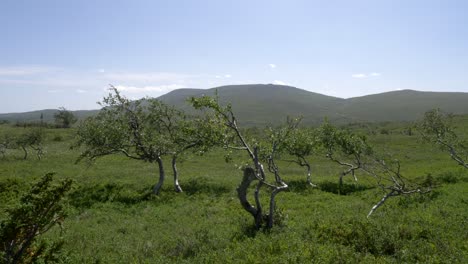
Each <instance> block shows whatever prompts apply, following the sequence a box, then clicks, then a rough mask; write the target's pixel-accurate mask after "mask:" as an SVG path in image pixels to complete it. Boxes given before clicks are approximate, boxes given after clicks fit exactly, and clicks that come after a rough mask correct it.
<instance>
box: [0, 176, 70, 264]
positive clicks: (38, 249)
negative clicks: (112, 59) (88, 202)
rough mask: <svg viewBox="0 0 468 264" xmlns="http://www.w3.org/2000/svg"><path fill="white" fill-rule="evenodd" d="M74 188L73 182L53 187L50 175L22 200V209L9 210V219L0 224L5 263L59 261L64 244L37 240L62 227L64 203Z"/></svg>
mask: <svg viewBox="0 0 468 264" xmlns="http://www.w3.org/2000/svg"><path fill="white" fill-rule="evenodd" d="M71 185H72V181H71V180H63V181H61V182H59V183H56V184H54V183H53V173H48V174H46V175H45V176H44V177H42V178H41V180H40V181H38V182H37V183H36V184H34V185H33V186H32V187H31V189H30V190H29V192H28V193H26V194H24V195H23V196H22V197H21V199H20V205H19V206H17V207H15V208H12V209H8V210H7V214H8V217H7V219H6V220H4V221H2V223H1V224H0V241H1V242H0V259H1V260H2V263H35V262H36V261H38V260H42V261H44V262H46V263H47V262H54V261H57V258H56V256H55V254H56V253H57V252H58V251H59V250H60V247H61V243H60V242H54V243H52V244H47V243H46V242H45V241H39V242H38V237H39V236H41V235H42V234H44V233H45V232H47V231H49V230H50V229H51V228H52V227H54V226H56V225H61V223H62V221H63V219H64V218H65V216H66V214H65V210H64V205H63V201H62V200H63V198H64V196H65V195H66V193H67V192H68V191H69V190H70V188H71Z"/></svg>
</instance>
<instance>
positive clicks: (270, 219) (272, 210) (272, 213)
mask: <svg viewBox="0 0 468 264" xmlns="http://www.w3.org/2000/svg"><path fill="white" fill-rule="evenodd" d="M287 188H288V186H287V185H284V186H279V187H276V189H274V190H273V192H272V193H271V196H270V213H269V215H268V223H267V227H268V228H272V227H273V224H274V217H275V208H276V203H275V197H276V195H277V194H278V193H279V192H281V191H283V190H286V189H287Z"/></svg>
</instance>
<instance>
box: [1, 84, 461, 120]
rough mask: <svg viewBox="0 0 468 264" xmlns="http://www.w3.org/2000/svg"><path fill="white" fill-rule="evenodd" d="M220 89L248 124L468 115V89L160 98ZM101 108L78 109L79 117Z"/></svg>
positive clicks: (281, 89) (247, 88)
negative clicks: (351, 94) (298, 118)
mask: <svg viewBox="0 0 468 264" xmlns="http://www.w3.org/2000/svg"><path fill="white" fill-rule="evenodd" d="M216 91H217V93H218V96H219V100H220V102H221V104H226V103H228V102H230V103H231V104H232V106H233V110H234V112H235V114H236V116H237V117H238V120H239V121H240V123H241V124H242V125H244V126H264V125H267V124H278V123H281V122H284V120H286V117H287V116H292V117H296V116H303V123H304V124H307V125H311V124H318V123H320V122H322V121H323V119H324V118H328V119H329V120H330V121H331V122H333V123H341V124H343V123H350V122H382V121H412V120H416V119H418V118H420V117H422V115H423V114H424V112H426V111H427V110H430V109H433V108H440V109H442V110H443V111H445V112H447V113H454V114H468V93H459V92H420V91H413V90H402V91H393V92H387V93H381V94H373V95H366V96H361V97H354V98H349V99H343V98H338V97H332V96H326V95H323V94H318V93H313V92H309V91H306V90H302V89H299V88H296V87H292V86H284V85H273V84H249V85H229V86H221V87H217V88H212V89H178V90H174V91H172V92H169V93H167V94H165V95H162V96H160V97H158V99H160V100H161V101H163V102H165V103H167V104H171V105H174V106H176V107H177V108H180V109H183V110H185V111H187V112H189V113H192V114H195V113H197V112H196V111H195V110H194V109H192V107H191V106H189V105H188V103H187V99H188V98H190V97H191V96H195V97H199V96H202V95H211V96H212V95H214V94H215V93H216ZM56 111H57V110H54V109H47V110H41V111H34V112H27V113H10V114H0V120H9V121H11V122H16V121H27V122H29V121H38V120H39V118H40V115H41V113H42V114H43V115H44V120H45V121H46V122H51V121H53V115H54V113H55V112H56ZM97 111H98V110H90V111H73V113H74V114H75V115H76V116H77V117H79V118H85V117H87V116H90V115H94V114H95V113H96V112H97Z"/></svg>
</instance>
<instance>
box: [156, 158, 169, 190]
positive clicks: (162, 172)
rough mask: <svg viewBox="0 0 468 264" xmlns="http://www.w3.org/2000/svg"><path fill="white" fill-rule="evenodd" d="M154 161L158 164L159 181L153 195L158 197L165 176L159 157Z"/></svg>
mask: <svg viewBox="0 0 468 264" xmlns="http://www.w3.org/2000/svg"><path fill="white" fill-rule="evenodd" d="M156 161H157V162H158V167H159V181H158V183H157V184H156V185H155V186H154V188H153V194H156V195H158V194H159V191H160V190H161V187H162V186H163V184H164V178H165V177H166V175H165V173H164V164H163V161H162V159H161V157H158V159H157V160H156Z"/></svg>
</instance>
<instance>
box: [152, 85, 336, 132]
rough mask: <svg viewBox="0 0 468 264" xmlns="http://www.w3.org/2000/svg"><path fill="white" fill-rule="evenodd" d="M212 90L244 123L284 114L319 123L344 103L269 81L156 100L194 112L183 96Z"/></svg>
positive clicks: (186, 91)
mask: <svg viewBox="0 0 468 264" xmlns="http://www.w3.org/2000/svg"><path fill="white" fill-rule="evenodd" d="M215 91H217V92H218V96H219V100H220V103H221V104H226V103H228V102H230V103H231V104H232V107H233V110H234V113H235V114H236V116H237V118H238V120H239V122H240V123H242V124H243V125H247V126H254V125H267V124H277V123H279V122H282V121H284V120H286V117H287V116H292V117H295V116H300V115H302V116H303V117H304V122H306V123H308V124H310V123H319V122H321V121H322V119H323V117H325V116H330V117H333V118H337V117H338V116H337V115H336V114H333V110H334V109H336V108H337V107H339V106H341V105H342V104H343V103H344V99H342V98H337V97H331V96H326V95H322V94H318V93H313V92H309V91H305V90H302V89H298V88H295V87H291V86H284V85H272V84H266V85H264V84H253V85H229V86H222V87H217V88H212V89H208V90H200V89H179V90H174V91H172V92H170V93H168V94H166V95H163V96H160V97H159V98H158V99H160V100H162V101H163V102H165V103H168V104H172V105H174V106H176V107H178V108H182V109H183V110H186V111H189V112H191V113H194V112H193V109H192V108H191V107H190V106H189V105H188V104H187V103H186V100H187V98H189V97H191V96H195V97H198V96H202V95H211V96H212V95H214V94H215Z"/></svg>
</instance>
